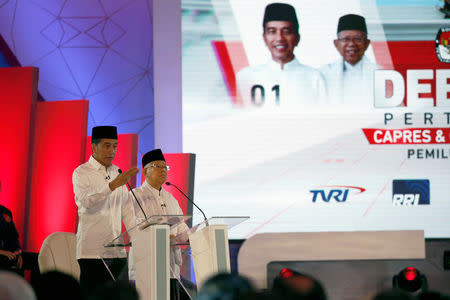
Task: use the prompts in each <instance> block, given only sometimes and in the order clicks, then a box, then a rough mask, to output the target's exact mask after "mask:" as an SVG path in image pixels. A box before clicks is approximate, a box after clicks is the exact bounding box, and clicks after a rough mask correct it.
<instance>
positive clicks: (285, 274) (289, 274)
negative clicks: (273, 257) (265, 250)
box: [280, 268, 294, 279]
mask: <svg viewBox="0 0 450 300" xmlns="http://www.w3.org/2000/svg"><path fill="white" fill-rule="evenodd" d="M292 275H294V272H292V270H291V269H289V268H284V269H283V270H281V271H280V278H284V279H286V278H290V277H292Z"/></svg>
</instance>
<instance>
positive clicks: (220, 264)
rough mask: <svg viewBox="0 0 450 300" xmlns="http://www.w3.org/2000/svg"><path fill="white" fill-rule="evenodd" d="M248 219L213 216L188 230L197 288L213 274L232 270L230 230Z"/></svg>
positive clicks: (245, 217)
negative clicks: (229, 242)
mask: <svg viewBox="0 0 450 300" xmlns="http://www.w3.org/2000/svg"><path fill="white" fill-rule="evenodd" d="M247 219H249V217H247V216H244V217H212V218H209V219H207V220H204V221H203V222H201V223H199V224H197V225H195V226H193V227H192V228H191V229H189V230H188V235H189V244H190V247H191V256H192V262H193V265H194V273H195V280H196V283H197V289H198V288H199V287H201V286H202V284H203V283H204V282H205V281H206V279H208V278H209V277H211V276H212V275H214V274H217V273H222V272H228V273H229V272H230V271H231V270H230V253H229V246H228V230H229V229H231V228H233V227H234V226H236V225H238V224H240V223H242V222H244V221H245V220H247ZM183 234H185V233H182V234H181V235H183ZM178 236H180V235H178ZM178 236H176V237H175V241H176V240H177V239H178Z"/></svg>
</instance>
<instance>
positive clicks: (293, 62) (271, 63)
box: [268, 56, 300, 71]
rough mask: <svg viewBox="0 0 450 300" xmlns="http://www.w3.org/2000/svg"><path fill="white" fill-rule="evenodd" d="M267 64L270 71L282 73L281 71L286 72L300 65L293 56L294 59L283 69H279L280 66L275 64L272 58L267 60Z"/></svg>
mask: <svg viewBox="0 0 450 300" xmlns="http://www.w3.org/2000/svg"><path fill="white" fill-rule="evenodd" d="M268 64H269V67H270V68H271V69H275V70H281V71H282V70H287V69H290V68H292V67H295V66H298V65H299V64H300V63H299V62H298V61H297V59H295V56H294V58H293V59H292V60H291V61H290V62H288V63H285V64H284V66H283V69H281V64H279V63H277V62H276V61H274V60H273V59H272V58H271V59H270V60H269V63H268Z"/></svg>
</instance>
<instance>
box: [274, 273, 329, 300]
mask: <svg viewBox="0 0 450 300" xmlns="http://www.w3.org/2000/svg"><path fill="white" fill-rule="evenodd" d="M272 292H273V293H274V294H276V295H278V296H279V297H281V298H283V299H305V300H326V299H327V296H326V293H325V290H324V288H323V287H322V284H320V282H319V281H318V280H316V279H315V278H313V277H311V276H309V275H306V274H302V273H299V272H296V271H294V270H291V269H283V270H282V271H281V272H280V275H279V276H278V277H277V278H275V280H274V281H273V286H272Z"/></svg>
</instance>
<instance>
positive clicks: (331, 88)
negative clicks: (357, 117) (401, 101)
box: [320, 56, 379, 110]
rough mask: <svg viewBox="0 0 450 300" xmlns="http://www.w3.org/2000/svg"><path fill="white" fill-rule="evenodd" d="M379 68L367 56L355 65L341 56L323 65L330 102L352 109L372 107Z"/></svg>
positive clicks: (322, 69)
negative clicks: (375, 73) (376, 73)
mask: <svg viewBox="0 0 450 300" xmlns="http://www.w3.org/2000/svg"><path fill="white" fill-rule="evenodd" d="M378 68H379V67H378V66H377V65H376V64H374V63H373V62H371V61H370V60H369V59H368V58H367V57H365V56H363V58H362V59H361V60H360V61H359V62H358V63H357V64H355V65H354V66H352V65H350V64H349V63H347V62H346V61H344V59H342V58H340V59H339V60H337V61H336V62H334V63H331V64H328V65H325V66H323V67H321V69H320V70H321V71H322V74H323V75H324V76H325V82H326V85H327V90H328V96H329V99H330V104H337V105H339V106H340V107H346V108H350V109H369V110H370V109H372V108H373V107H374V100H373V93H374V83H373V80H374V72H375V70H377V69H378Z"/></svg>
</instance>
